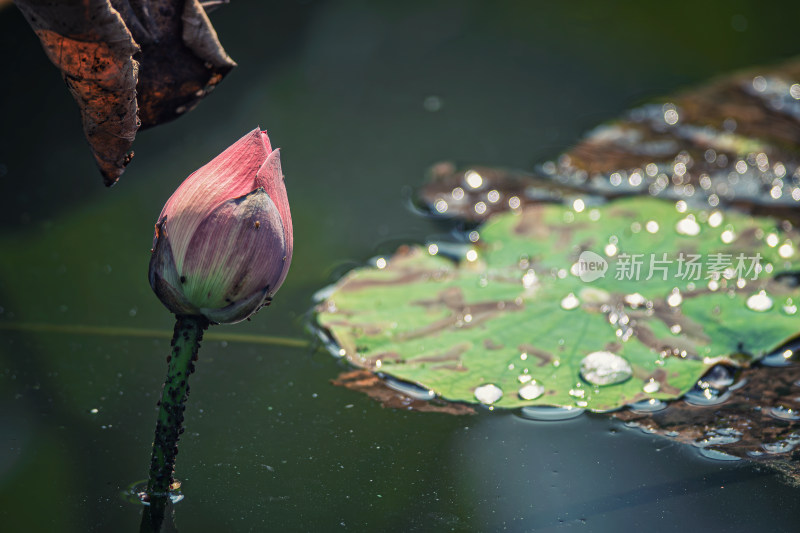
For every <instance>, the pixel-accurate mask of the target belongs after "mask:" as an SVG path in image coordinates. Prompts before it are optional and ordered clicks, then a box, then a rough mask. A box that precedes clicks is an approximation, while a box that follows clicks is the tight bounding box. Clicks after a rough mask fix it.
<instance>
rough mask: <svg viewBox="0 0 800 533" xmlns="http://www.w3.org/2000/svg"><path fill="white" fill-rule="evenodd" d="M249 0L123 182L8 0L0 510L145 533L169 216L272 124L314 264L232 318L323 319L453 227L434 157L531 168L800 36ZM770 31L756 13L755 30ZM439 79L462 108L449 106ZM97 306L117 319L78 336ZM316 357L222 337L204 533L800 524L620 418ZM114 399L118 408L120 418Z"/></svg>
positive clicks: (782, 499) (213, 371) (288, 331)
mask: <svg viewBox="0 0 800 533" xmlns="http://www.w3.org/2000/svg"><path fill="white" fill-rule="evenodd" d="M553 4H554V5H536V4H535V3H533V2H530V3H524V4H523V3H519V4H513V5H506V6H493V5H491V4H488V3H486V4H481V3H476V2H449V3H437V4H435V5H431V4H430V3H424V2H405V3H402V4H400V3H391V4H390V3H382V4H376V3H374V2H373V3H367V2H326V3H322V2H308V3H289V2H287V3H281V4H277V5H275V6H272V7H270V6H269V5H268V4H267V3H261V2H259V3H254V2H253V3H246V2H234V4H233V5H230V6H227V7H224V8H222V9H220V10H219V11H217V12H216V13H214V15H213V21H214V23H215V25H216V27H217V30H218V32H219V34H220V38H221V40H222V42H223V44H224V45H225V47H226V49H227V51H228V52H229V53H230V54H231V56H232V57H233V58H234V59H236V61H237V62H238V63H239V65H240V66H239V67H238V68H237V69H236V70H234V71H233V73H232V74H231V75H230V76H229V77H228V79H226V80H225V81H224V82H223V83H222V84H221V85H220V87H219V88H218V89H217V91H216V92H215V93H214V94H212V95H211V96H210V97H209V98H208V100H207V101H205V102H203V103H202V104H201V105H200V106H199V107H198V108H197V109H196V110H195V111H193V112H192V113H190V114H188V115H187V116H186V117H183V118H181V119H180V120H179V121H177V122H174V123H171V124H168V125H165V126H162V127H160V128H157V129H155V130H152V131H146V132H142V133H141V134H140V135H139V136H138V137H137V140H136V144H135V145H134V148H135V150H136V153H137V155H136V158H135V159H134V162H133V163H132V164H131V166H130V167H129V169H128V171H127V172H126V174H125V175H124V176H123V178H122V181H121V182H120V184H119V185H118V186H117V187H115V188H113V189H111V190H106V189H104V188H103V187H102V185H101V179H100V176H99V174H98V173H97V172H96V169H95V167H94V163H93V160H92V158H91V156H90V154H89V151H88V149H87V147H86V144H85V141H84V139H83V135H82V132H81V129H80V124H79V121H78V114H77V111H76V108H75V105H74V103H73V102H72V100H71V98H70V96H69V95H68V94H67V91H66V90H65V88H64V86H63V83H62V82H61V80H60V77H59V75H58V73H57V71H56V70H55V69H54V68H53V67H52V66H51V65H50V64H49V62H48V61H47V59H46V58H45V56H44V54H43V53H42V51H41V48H40V45H39V44H38V41H37V40H36V39H35V37H34V36H33V34H32V32H31V31H30V30H29V28H27V26H26V25H25V23H24V20H23V19H22V17H21V16H20V14H19V13H18V12H17V11H16V9H15V8H13V7H10V8H6V9H3V10H0V184H1V186H2V192H1V193H0V308H1V310H0V321H1V322H0V324H2V325H3V326H4V327H13V326H14V325H15V324H20V323H27V324H36V325H39V326H38V327H40V328H44V330H41V331H36V332H32V331H19V330H13V329H12V330H9V329H3V330H0V521H1V523H2V526H1V527H2V529H3V530H4V531H26V530H27V531H64V532H70V531H76V532H84V531H135V530H137V528H138V525H139V519H140V513H141V508H140V507H138V506H136V505H133V504H130V503H128V502H126V501H124V500H123V499H122V498H121V497H120V493H121V492H122V491H123V490H125V488H126V487H127V486H128V485H129V484H131V483H132V482H135V481H138V480H141V479H142V478H144V477H145V475H146V473H147V466H148V460H149V451H150V450H149V447H150V443H151V442H152V435H153V427H154V422H155V416H156V412H155V403H156V400H157V395H158V393H159V391H160V388H161V383H162V380H163V374H164V372H165V363H164V359H165V357H166V355H167V353H168V340H167V339H164V338H161V337H156V336H150V335H144V336H138V337H137V336H131V335H122V334H114V330H113V329H102V328H119V327H124V328H144V329H157V330H161V331H163V332H165V333H168V332H169V331H170V330H171V327H172V318H171V317H170V316H169V314H168V313H167V312H166V311H165V310H164V309H163V308H162V307H161V305H160V303H159V302H158V301H157V300H156V298H155V296H153V295H152V293H151V292H150V288H149V286H148V283H147V276H146V273H147V264H148V261H149V255H150V254H149V249H150V246H151V239H152V229H153V224H154V222H155V217H156V216H157V214H158V213H159V211H160V209H161V206H162V205H163V203H164V201H165V200H166V198H167V197H168V196H169V195H170V194H171V192H172V191H173V190H174V188H175V187H176V186H177V185H178V184H179V183H180V181H181V180H182V179H183V178H184V177H185V176H186V175H188V174H189V173H190V172H191V171H193V170H194V169H195V168H197V167H198V166H200V165H201V164H203V163H204V162H206V161H207V160H209V159H210V158H212V157H213V156H214V155H216V154H217V153H218V152H219V151H221V150H222V149H223V148H225V147H226V146H227V145H228V144H230V143H231V142H233V141H234V140H236V139H238V138H239V137H240V136H241V135H242V134H243V133H245V132H247V131H249V130H251V129H252V128H253V127H255V126H256V125H259V124H260V125H261V126H262V127H265V128H267V129H268V130H269V132H270V136H271V138H272V141H273V145H274V146H279V147H281V148H282V160H283V166H284V172H285V174H286V175H287V186H288V189H289V197H290V202H291V204H292V211H293V217H294V218H293V219H294V224H295V246H296V250H295V257H294V262H293V265H292V270H291V272H290V274H289V277H288V279H287V281H286V283H285V285H284V286H283V288H282V289H281V291H280V292H279V294H278V297H277V298H276V300H275V302H274V303H273V305H272V306H271V307H270V308H269V309H267V310H265V311H262V312H261V313H260V314H258V315H257V316H256V317H255V318H254V320H253V321H252V322H249V323H245V324H240V325H236V326H231V327H227V328H222V327H218V328H215V329H214V330H212V331H213V332H214V333H216V334H226V333H229V334H232V335H233V334H255V335H280V336H285V337H290V338H295V339H300V340H309V341H310V340H312V338H311V336H310V335H309V334H308V333H307V332H306V330H305V324H306V321H307V316H306V313H307V310H308V309H309V307H310V305H311V304H310V301H311V296H312V294H313V293H314V292H315V291H316V290H318V289H319V288H321V287H323V286H324V285H326V284H328V283H330V282H331V281H334V280H335V279H336V278H337V277H338V276H339V275H341V274H342V273H343V272H345V271H346V270H347V268H349V267H351V266H353V265H355V264H358V263H359V262H361V261H364V260H366V259H367V258H368V257H370V256H373V255H375V254H377V253H386V252H389V251H391V249H393V248H394V246H395V245H396V244H397V243H398V242H401V241H423V240H424V239H425V238H426V237H427V236H429V235H431V234H433V233H437V232H441V231H442V229H441V227H438V226H436V225H435V224H434V223H433V222H431V221H429V220H426V219H423V218H421V217H418V216H417V215H415V214H413V213H411V212H410V211H409V210H408V209H407V208H406V200H407V198H408V196H409V195H410V194H411V192H410V191H411V189H412V188H413V187H415V186H417V185H419V184H420V183H421V181H422V177H423V174H424V171H425V169H426V167H427V166H429V165H430V164H432V163H434V162H436V161H439V160H442V159H450V160H454V161H457V162H459V163H481V164H488V165H500V166H508V167H519V168H530V167H531V165H532V164H534V163H536V162H539V161H542V160H544V159H545V158H547V157H551V156H553V155H554V154H557V153H558V152H559V151H561V150H563V149H565V148H566V147H568V146H569V145H570V144H571V143H572V142H574V141H576V140H577V139H578V138H579V137H580V135H581V133H582V132H584V131H586V130H587V129H588V128H591V127H592V126H594V125H596V124H597V123H598V122H601V121H603V120H606V119H609V118H612V117H614V116H616V115H617V114H619V113H620V112H621V111H623V110H624V109H626V108H627V107H630V106H631V105H633V104H635V103H637V102H638V101H640V100H641V99H643V98H647V97H652V96H658V95H663V94H667V93H669V92H671V91H674V90H676V89H678V88H681V87H684V86H686V85H687V84H692V83H700V82H702V81H705V80H707V79H709V78H711V77H713V76H715V75H718V74H722V73H726V72H730V71H731V70H735V69H737V68H742V67H747V66H752V65H758V64H765V63H770V62H775V61H778V60H781V59H785V58H787V57H790V56H791V55H793V54H796V53H797V52H798V49H797V44H796V43H797V41H796V20H797V15H798V13H797V12H791V13H790V12H785V11H784V12H777V11H769V10H765V9H763V8H759V7H756V6H755V4H748V3H745V2H706V3H703V5H702V6H700V7H698V6H696V5H694V3H691V2H670V3H661V4H652V5H651V4H648V5H647V6H646V7H642V6H640V5H639V3H634V2H628V3H615V4H613V6H612V5H611V4H608V5H605V4H601V3H594V2H569V3H567V2H564V3H558V4H556V3H553ZM739 30H744V31H739ZM429 96H437V97H439V98H441V102H442V107H441V109H440V110H439V111H436V112H431V111H427V110H426V109H425V107H424V106H423V102H424V101H425V99H426V98H427V97H429ZM74 324H81V325H85V326H91V327H93V328H100V329H97V330H96V331H95V330H93V331H86V330H79V331H76V332H72V333H65V332H63V331H61V330H60V329H59V328H58V326H64V325H74ZM104 333H111V334H104ZM343 369H344V368H343V367H342V366H341V365H340V363H338V362H337V361H335V360H334V359H333V358H332V357H330V356H329V355H328V354H327V353H326V352H324V351H323V350H320V349H317V350H315V349H313V348H298V347H294V348H292V347H282V346H276V345H270V344H261V343H244V342H233V341H228V342H224V341H221V340H208V341H206V342H205V343H204V346H203V349H202V350H201V354H200V362H199V364H198V372H197V373H196V374H195V375H193V376H192V396H191V398H190V401H189V406H188V408H187V413H186V418H187V431H186V433H185V434H184V437H183V440H182V441H181V447H180V450H181V451H180V455H179V457H178V468H177V475H178V477H179V478H180V479H181V480H182V481H183V490H184V493H185V494H186V499H185V500H184V501H183V502H181V503H179V504H178V505H177V506H176V507H175V518H174V521H175V525H176V527H177V528H178V530H179V531H183V532H187V531H264V530H275V531H312V530H313V531H338V530H344V531H347V530H349V531H449V530H455V531H497V530H507V531H529V530H532V529H536V530H537V531H549V530H556V529H561V528H578V529H583V530H586V531H630V530H634V529H639V528H641V529H647V530H649V531H697V530H700V529H708V530H711V531H722V530H725V531H752V530H756V529H763V530H765V531H766V530H771V531H791V530H794V529H795V528H796V525H795V524H796V521H797V519H798V518H800V506H798V505H797V504H796V502H797V500H798V497H800V493H798V491H797V490H796V489H791V488H789V487H787V486H786V485H784V484H782V483H781V482H780V480H778V479H777V478H776V477H775V476H773V475H771V474H769V473H766V472H762V471H759V470H756V469H755V468H754V467H752V466H750V465H747V464H744V463H726V462H714V461H710V460H708V459H704V458H702V457H700V456H699V455H698V454H697V453H696V451H695V450H692V449H690V448H688V447H684V446H681V445H678V444H675V443H672V442H669V441H666V440H663V439H658V438H654V437H651V436H647V435H643V434H641V433H639V432H636V431H634V430H631V429H627V428H624V427H622V426H621V425H620V424H618V423H615V422H613V421H610V420H609V419H607V418H604V417H592V416H583V417H582V418H579V419H576V420H572V421H568V422H562V423H537V422H531V421H526V420H522V419H520V418H518V417H516V416H515V415H514V414H512V413H499V412H494V413H489V412H483V413H481V414H479V415H477V416H472V417H462V418H458V417H451V416H447V415H439V414H424V413H414V412H403V411H392V410H387V409H383V408H381V407H380V406H379V405H378V404H376V403H374V402H373V401H371V400H369V399H368V398H366V397H364V396H362V395H360V394H357V393H354V392H350V391H347V390H344V389H340V388H335V387H333V386H332V385H330V383H329V381H330V380H331V379H332V378H334V377H336V375H337V374H338V373H339V372H340V371H342V370H343ZM93 410H97V411H96V412H92V411H93Z"/></svg>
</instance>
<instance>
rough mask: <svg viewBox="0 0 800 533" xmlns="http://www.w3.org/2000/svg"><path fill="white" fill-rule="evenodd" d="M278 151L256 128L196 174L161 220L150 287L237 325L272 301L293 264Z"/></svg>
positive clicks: (178, 310) (180, 310)
mask: <svg viewBox="0 0 800 533" xmlns="http://www.w3.org/2000/svg"><path fill="white" fill-rule="evenodd" d="M292 244H293V238H292V217H291V214H290V213H289V201H288V199H287V197H286V187H285V185H284V183H283V174H282V173H281V161H280V154H279V152H278V150H274V151H273V150H272V147H271V146H270V144H269V138H268V137H267V132H265V131H261V130H260V129H255V130H253V131H251V132H250V133H248V134H247V135H245V136H244V137H242V138H241V139H239V140H238V141H236V143H235V144H233V145H232V146H230V147H229V148H228V149H227V150H225V151H224V152H222V153H221V154H220V155H218V156H217V157H215V158H214V159H213V160H212V161H211V162H209V163H207V164H206V165H205V166H203V167H201V168H200V169H199V170H197V171H195V172H194V173H193V174H192V175H191V176H189V177H188V178H186V180H185V181H184V182H183V183H182V184H181V185H180V187H178V189H177V190H176V191H175V192H174V193H173V194H172V196H171V197H170V199H169V200H168V201H167V204H166V205H165V206H164V209H163V210H162V211H161V215H159V217H158V223H157V224H156V234H155V240H154V243H153V256H152V258H151V259H150V286H151V287H152V288H153V291H155V293H156V295H157V296H158V298H159V299H160V300H161V302H162V303H163V304H164V305H165V306H166V307H167V309H169V310H170V311H172V312H173V313H175V314H176V315H203V316H205V317H206V318H208V320H209V321H211V322H212V323H219V324H232V323H234V322H239V321H241V320H244V319H245V318H247V317H249V316H250V315H252V314H253V313H255V312H256V311H258V310H259V309H260V308H261V307H263V306H264V305H269V303H270V301H271V300H272V297H273V295H274V294H275V293H276V292H277V291H278V288H280V286H281V284H282V283H283V280H284V279H285V278H286V273H287V272H288V271H289V264H290V263H291V261H292Z"/></svg>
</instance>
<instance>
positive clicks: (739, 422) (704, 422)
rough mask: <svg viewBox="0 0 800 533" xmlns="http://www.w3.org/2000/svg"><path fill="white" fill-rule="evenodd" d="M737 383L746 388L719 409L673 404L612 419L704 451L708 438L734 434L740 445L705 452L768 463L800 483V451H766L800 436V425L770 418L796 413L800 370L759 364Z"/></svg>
mask: <svg viewBox="0 0 800 533" xmlns="http://www.w3.org/2000/svg"><path fill="white" fill-rule="evenodd" d="M737 382H738V383H744V384H743V385H742V386H741V387H739V388H737V389H736V390H733V391H731V397H730V399H728V400H727V401H726V402H724V403H723V404H720V405H711V406H702V407H701V406H695V405H691V404H689V403H686V402H685V401H675V402H671V403H670V404H669V405H668V407H667V408H666V409H664V410H662V411H658V412H655V413H643V412H636V411H632V410H629V409H626V410H622V411H617V412H615V413H613V415H612V416H614V417H615V418H618V419H620V420H623V421H625V422H628V423H630V424H631V425H635V426H637V427H641V428H642V429H644V430H645V431H647V432H648V433H654V434H658V435H663V436H667V437H669V438H672V439H674V440H677V441H679V442H683V443H686V444H692V445H695V446H702V445H703V444H704V442H703V441H704V439H706V438H708V437H709V436H710V435H713V432H714V431H715V430H719V429H722V430H728V429H732V430H735V431H736V432H738V433H740V434H741V435H740V436H739V437H738V438H739V440H737V441H736V442H733V443H729V444H711V445H708V446H704V447H707V448H710V449H714V450H719V451H721V452H724V453H726V454H728V455H732V456H735V457H740V458H743V459H747V460H750V461H756V462H763V463H770V466H771V467H773V468H776V469H778V470H780V471H781V472H783V473H784V474H787V475H789V476H790V478H791V479H792V483H794V484H800V462H798V460H800V449H798V448H793V447H788V450H787V451H786V452H784V453H774V450H773V453H770V452H767V451H766V450H767V448H765V446H764V445H767V447H769V445H771V444H775V443H779V442H781V441H784V440H785V439H787V437H790V436H791V435H792V434H797V433H798V432H800V421H798V420H782V419H778V418H776V417H774V416H772V415H770V411H771V410H772V409H773V408H791V409H792V410H794V412H795V413H796V412H797V408H798V399H800V365H797V364H795V365H792V366H787V367H781V368H771V367H765V366H759V365H756V366H754V367H751V368H746V369H744V370H742V373H741V375H740V376H739V379H738V381H737ZM771 463H775V464H774V465H773V464H771Z"/></svg>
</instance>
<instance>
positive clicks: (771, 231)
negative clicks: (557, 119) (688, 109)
mask: <svg viewBox="0 0 800 533" xmlns="http://www.w3.org/2000/svg"><path fill="white" fill-rule="evenodd" d="M473 237H474V235H473ZM798 243H800V238H799V236H798V233H797V232H796V231H795V230H793V229H791V228H789V227H788V226H787V225H785V224H783V225H779V226H776V222H775V221H774V220H772V219H767V218H757V217H752V216H749V215H745V214H741V213H736V212H722V211H697V210H692V209H688V208H687V207H686V204H685V203H683V202H678V203H677V204H676V203H672V202H665V201H663V200H659V199H655V198H649V197H641V198H632V199H620V200H617V201H614V202H611V203H608V204H605V205H598V206H596V207H592V206H589V205H584V204H583V202H582V201H580V202H575V203H574V204H572V205H547V204H534V205H529V206H525V207H524V208H521V209H517V210H515V211H513V212H509V213H506V214H502V215H498V216H496V217H493V218H492V219H491V220H490V221H489V222H488V223H487V224H486V225H485V226H483V227H482V228H481V230H480V238H479V240H477V242H475V243H474V244H471V245H470V246H469V247H465V249H464V250H462V252H463V254H462V256H461V257H459V258H456V259H453V258H452V257H445V256H443V251H445V250H448V249H449V248H447V247H445V246H444V245H441V246H439V247H438V248H437V247H436V246H430V247H419V246H414V247H404V248H401V249H400V250H398V252H397V253H396V254H395V255H394V256H393V257H392V258H391V259H389V260H388V261H386V260H383V259H382V260H379V261H378V262H377V264H376V266H374V267H367V268H361V269H357V270H355V271H353V272H351V273H350V274H348V275H347V276H346V277H345V278H343V279H342V280H341V281H340V282H339V283H337V284H336V286H335V287H334V288H333V290H332V292H331V293H330V294H329V296H328V297H327V299H326V300H325V301H323V302H322V303H321V304H320V305H319V306H318V308H317V311H318V322H319V324H320V326H321V327H323V328H325V329H327V331H328V332H329V333H330V334H331V336H332V337H333V339H334V340H335V342H336V343H337V344H338V346H339V347H340V351H339V354H340V355H342V356H344V357H346V358H347V359H348V360H349V361H350V362H351V363H352V364H354V365H356V366H358V367H362V368H366V369H368V370H372V371H378V372H381V373H384V374H387V375H390V376H393V377H395V378H398V379H401V380H405V381H409V382H412V383H416V384H419V385H420V386H422V387H425V388H429V389H431V390H433V391H434V392H435V393H436V394H438V395H440V396H441V397H443V398H445V399H447V400H452V401H463V402H477V401H482V402H483V403H487V404H488V403H490V404H492V405H493V406H499V407H518V406H528V405H558V406H568V407H575V406H578V407H583V408H587V409H591V410H593V411H608V410H613V409H616V408H619V407H621V406H623V405H626V404H629V403H632V402H637V401H640V400H643V399H647V398H657V399H662V400H667V399H674V398H677V397H679V396H681V395H682V394H684V393H685V392H686V391H688V390H689V389H690V388H691V387H692V386H693V385H694V384H695V383H696V382H697V380H698V378H699V377H700V376H702V375H703V373H704V372H705V371H706V370H707V369H708V368H709V367H710V366H712V365H714V364H717V363H720V362H726V363H728V364H737V365H746V364H747V363H749V362H750V361H751V360H753V359H755V358H758V357H760V356H762V355H764V354H765V353H767V352H768V351H770V350H773V349H775V348H776V347H778V346H779V345H781V344H782V343H783V342H785V341H786V340H787V339H789V338H790V337H792V336H793V335H794V334H795V333H797V331H798V329H800V328H798V320H797V318H798V315H797V314H796V313H797V310H796V309H797V308H796V306H795V304H794V302H798V301H800V289H798V288H797V287H796V285H797V283H796V281H797V276H796V275H795V274H794V272H796V271H797V270H800V265H798V258H799V257H800V253H799V252H798V250H797V247H798ZM440 250H441V251H440ZM638 261H641V264H640V266H639V268H638V272H637V271H636V268H635V265H636V263H637V262H638ZM603 264H606V265H607V266H606V267H603ZM591 265H595V266H594V267H592V266H591ZM692 265H694V266H692ZM604 268H605V270H604ZM590 355H591V357H589V356H590Z"/></svg>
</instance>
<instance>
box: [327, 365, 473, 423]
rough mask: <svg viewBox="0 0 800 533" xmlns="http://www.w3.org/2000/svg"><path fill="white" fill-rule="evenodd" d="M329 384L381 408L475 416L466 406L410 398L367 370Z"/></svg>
mask: <svg viewBox="0 0 800 533" xmlns="http://www.w3.org/2000/svg"><path fill="white" fill-rule="evenodd" d="M331 383H333V384H334V385H337V386H339V387H345V388H347V389H350V390H354V391H358V392H363V393H365V394H366V395H367V396H369V397H370V398H372V399H373V400H377V401H378V402H380V404H381V405H382V406H383V407H388V408H390V409H404V410H408V411H421V412H424V413H446V414H449V415H472V414H475V409H474V408H473V407H471V406H469V405H467V404H463V403H455V402H448V401H446V400H442V399H439V398H436V399H433V400H418V399H415V398H411V397H410V396H407V395H405V394H403V393H401V392H398V391H396V390H394V389H392V388H390V387H389V386H388V385H386V382H385V381H383V380H382V379H381V378H380V377H378V376H377V375H375V374H373V373H372V372H369V371H367V370H351V371H349V372H343V373H341V374H339V376H338V377H337V378H336V379H334V380H331Z"/></svg>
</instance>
